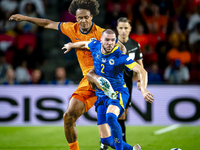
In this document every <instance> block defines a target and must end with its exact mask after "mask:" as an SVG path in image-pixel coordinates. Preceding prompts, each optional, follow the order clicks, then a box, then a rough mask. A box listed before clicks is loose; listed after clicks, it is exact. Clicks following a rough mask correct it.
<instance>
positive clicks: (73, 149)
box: [69, 141, 79, 150]
mask: <svg viewBox="0 0 200 150" xmlns="http://www.w3.org/2000/svg"><path fill="white" fill-rule="evenodd" d="M69 149H70V150H79V147H78V141H76V142H73V143H69Z"/></svg>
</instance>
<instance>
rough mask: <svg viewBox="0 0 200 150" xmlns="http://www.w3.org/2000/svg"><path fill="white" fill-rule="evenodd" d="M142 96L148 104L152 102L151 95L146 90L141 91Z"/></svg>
mask: <svg viewBox="0 0 200 150" xmlns="http://www.w3.org/2000/svg"><path fill="white" fill-rule="evenodd" d="M142 95H143V97H144V99H145V100H146V101H147V102H149V103H152V102H153V100H154V98H153V94H151V93H150V92H149V91H148V90H147V89H144V90H142Z"/></svg>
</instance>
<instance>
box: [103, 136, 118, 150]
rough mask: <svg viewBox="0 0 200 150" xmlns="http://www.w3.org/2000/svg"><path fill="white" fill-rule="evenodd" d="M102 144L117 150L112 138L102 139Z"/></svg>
mask: <svg viewBox="0 0 200 150" xmlns="http://www.w3.org/2000/svg"><path fill="white" fill-rule="evenodd" d="M101 143H103V144H105V145H108V146H110V147H112V148H113V149H115V145H114V141H113V137H112V136H109V137H107V138H101Z"/></svg>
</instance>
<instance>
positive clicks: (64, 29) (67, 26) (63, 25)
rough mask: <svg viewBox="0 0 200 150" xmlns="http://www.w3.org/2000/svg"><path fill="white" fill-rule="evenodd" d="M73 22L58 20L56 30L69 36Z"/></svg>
mask: <svg viewBox="0 0 200 150" xmlns="http://www.w3.org/2000/svg"><path fill="white" fill-rule="evenodd" d="M73 24H74V23H72V22H60V23H59V24H58V30H59V31H60V32H61V33H63V34H65V35H66V36H68V37H71V34H73V33H72V31H71V30H72V29H71V27H72V25H73Z"/></svg>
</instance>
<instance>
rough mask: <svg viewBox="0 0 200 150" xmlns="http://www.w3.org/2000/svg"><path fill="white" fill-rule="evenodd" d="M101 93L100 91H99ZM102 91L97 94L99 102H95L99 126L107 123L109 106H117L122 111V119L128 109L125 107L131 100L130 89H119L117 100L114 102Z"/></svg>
mask: <svg viewBox="0 0 200 150" xmlns="http://www.w3.org/2000/svg"><path fill="white" fill-rule="evenodd" d="M99 91H100V90H99ZM102 92H103V91H102ZM102 92H101V91H100V92H98V94H99V95H98V94H97V101H96V102H95V110H96V112H97V124H98V125H101V124H105V123H107V122H106V111H107V108H108V106H109V105H115V106H117V107H118V108H119V109H120V114H119V116H118V118H119V117H121V115H122V114H123V113H124V110H125V109H126V108H125V106H126V104H127V102H128V99H129V92H128V88H119V89H118V91H117V95H118V97H117V99H116V100H112V99H110V98H109V97H108V96H106V95H105V94H104V93H102Z"/></svg>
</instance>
